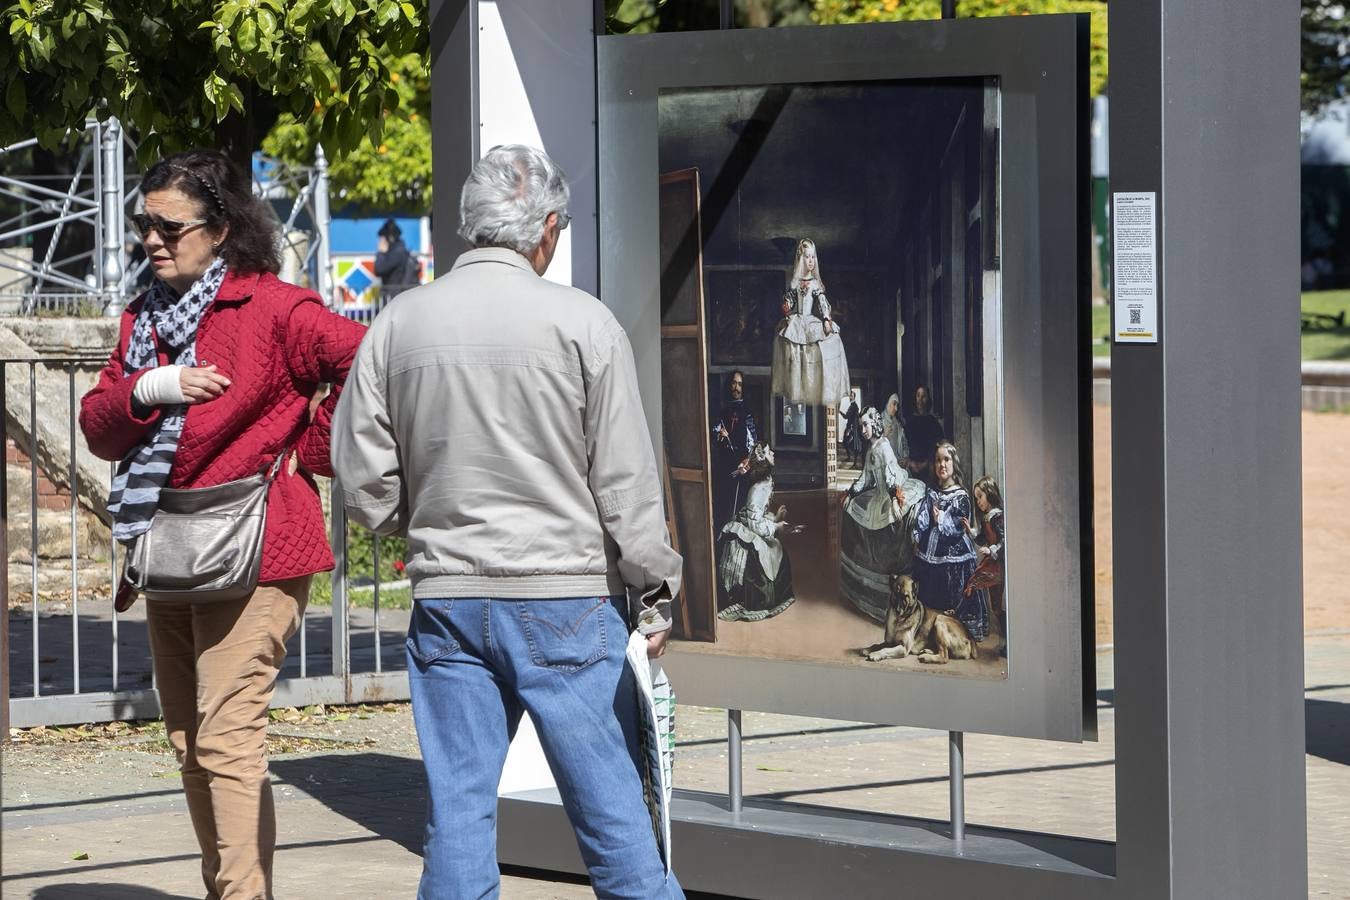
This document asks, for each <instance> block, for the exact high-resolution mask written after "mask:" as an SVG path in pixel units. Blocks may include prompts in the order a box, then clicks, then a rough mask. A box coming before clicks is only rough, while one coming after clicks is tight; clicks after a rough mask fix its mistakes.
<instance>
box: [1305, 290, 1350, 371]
mask: <svg viewBox="0 0 1350 900" xmlns="http://www.w3.org/2000/svg"><path fill="white" fill-rule="evenodd" d="M1302 306H1303V313H1304V315H1305V316H1307V315H1308V314H1312V315H1313V316H1337V315H1344V316H1345V319H1344V321H1345V323H1346V324H1345V325H1340V326H1337V325H1334V324H1331V323H1329V322H1327V321H1326V320H1322V321H1318V320H1317V319H1315V318H1314V319H1312V320H1311V321H1309V320H1306V319H1305V323H1304V328H1303V358H1304V359H1323V360H1342V361H1350V291H1312V292H1310V293H1307V294H1304V295H1303V304H1302Z"/></svg>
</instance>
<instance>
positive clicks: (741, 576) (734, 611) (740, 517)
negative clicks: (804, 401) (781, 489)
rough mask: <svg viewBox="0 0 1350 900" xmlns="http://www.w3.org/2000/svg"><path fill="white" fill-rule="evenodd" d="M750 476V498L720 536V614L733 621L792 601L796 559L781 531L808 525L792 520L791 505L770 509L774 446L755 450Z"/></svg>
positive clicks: (769, 614)
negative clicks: (786, 547) (789, 553)
mask: <svg viewBox="0 0 1350 900" xmlns="http://www.w3.org/2000/svg"><path fill="white" fill-rule="evenodd" d="M744 480H745V482H746V483H747V484H748V485H749V488H748V489H747V490H746V493H745V503H744V504H743V505H742V506H741V508H740V509H739V510H738V511H737V513H736V517H735V518H734V519H732V520H731V521H730V522H728V523H727V524H726V525H725V526H723V528H722V534H721V535H720V536H719V537H718V540H717V581H718V587H719V588H721V591H720V592H719V596H718V605H719V607H720V608H719V609H718V612H717V617H718V618H719V619H722V620H723V621H727V622H759V621H763V620H764V619H772V618H773V617H774V616H776V615H778V614H779V613H781V612H782V611H783V610H785V609H787V608H788V607H789V606H791V605H792V603H793V601H794V600H795V599H796V598H795V597H794V596H793V593H792V565H791V563H790V562H789V561H788V557H787V553H785V552H784V550H783V544H782V542H781V541H780V540H779V539H778V536H779V535H780V534H782V533H785V532H786V533H787V534H801V533H802V531H804V530H805V529H804V527H803V526H801V525H791V524H789V523H788V522H787V507H786V506H780V507H778V510H777V512H772V513H771V512H769V501H770V500H771V499H772V497H773V451H772V450H770V449H769V448H768V447H767V446H765V445H764V444H755V446H754V449H753V450H752V451H751V452H750V457H749V459H748V460H747V463H746V472H745V476H744Z"/></svg>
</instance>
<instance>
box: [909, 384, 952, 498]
mask: <svg viewBox="0 0 1350 900" xmlns="http://www.w3.org/2000/svg"><path fill="white" fill-rule="evenodd" d="M905 437H907V438H908V439H909V453H910V458H909V459H908V460H905V461H902V463H901V464H902V465H904V466H905V468H906V469H908V470H909V471H910V473H911V474H913V475H915V476H916V477H918V478H922V479H923V480H924V481H927V482H930V483H931V481H932V479H931V477H930V476H931V474H932V468H933V450H934V449H935V448H936V447H937V445H938V442H939V441H941V440H943V439H944V438H946V437H947V432H946V429H944V428H943V427H942V421H941V420H940V419H939V418H938V417H937V416H935V415H933V399H932V397H931V396H930V395H929V393H928V386H927V385H924V384H921V385H918V386H917V387H915V388H914V413H913V414H912V415H911V416H910V418H909V421H908V422H906V423H905Z"/></svg>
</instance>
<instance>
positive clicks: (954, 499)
mask: <svg viewBox="0 0 1350 900" xmlns="http://www.w3.org/2000/svg"><path fill="white" fill-rule="evenodd" d="M932 468H933V484H934V486H933V487H930V488H928V491H927V493H926V495H925V496H924V499H923V502H922V503H921V504H919V509H918V515H917V516H916V517H915V521H914V556H915V559H914V581H915V585H916V587H917V588H918V590H919V599H920V600H921V601H923V604H924V605H925V606H927V607H929V608H930V609H935V610H938V611H940V612H943V613H945V614H947V615H949V616H954V617H956V618H957V619H959V620H960V621H961V624H963V625H965V626H966V629H967V630H968V631H969V632H970V636H971V637H973V638H974V639H975V640H977V641H982V640H984V639H985V637H986V635H988V633H989V599H988V592H986V591H984V590H974V591H972V592H971V594H970V595H969V596H967V595H966V585H967V584H968V583H970V579H971V576H972V575H974V574H975V568H976V565H977V559H978V555H977V554H976V551H975V542H974V541H972V540H971V537H970V530H969V523H970V521H971V517H972V511H971V503H970V494H968V493H966V488H965V485H964V483H963V479H962V475H961V458H960V456H958V455H957V452H956V447H955V446H953V445H952V444H951V443H950V442H948V441H939V442H938V444H937V447H936V448H935V450H934V452H933V466H932Z"/></svg>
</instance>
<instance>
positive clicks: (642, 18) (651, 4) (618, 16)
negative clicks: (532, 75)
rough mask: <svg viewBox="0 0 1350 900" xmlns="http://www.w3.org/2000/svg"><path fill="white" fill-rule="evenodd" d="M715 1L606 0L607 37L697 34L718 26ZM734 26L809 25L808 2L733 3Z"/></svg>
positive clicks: (755, 0)
mask: <svg viewBox="0 0 1350 900" xmlns="http://www.w3.org/2000/svg"><path fill="white" fill-rule="evenodd" d="M719 5H720V4H719V3H718V2H717V0H605V19H606V23H605V24H606V30H607V31H608V32H609V33H610V34H644V33H651V32H659V31H697V30H700V29H713V28H716V27H717V26H718V10H719ZM735 16H736V25H737V26H739V27H745V28H768V27H771V26H780V25H810V24H812V21H811V0H735Z"/></svg>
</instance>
